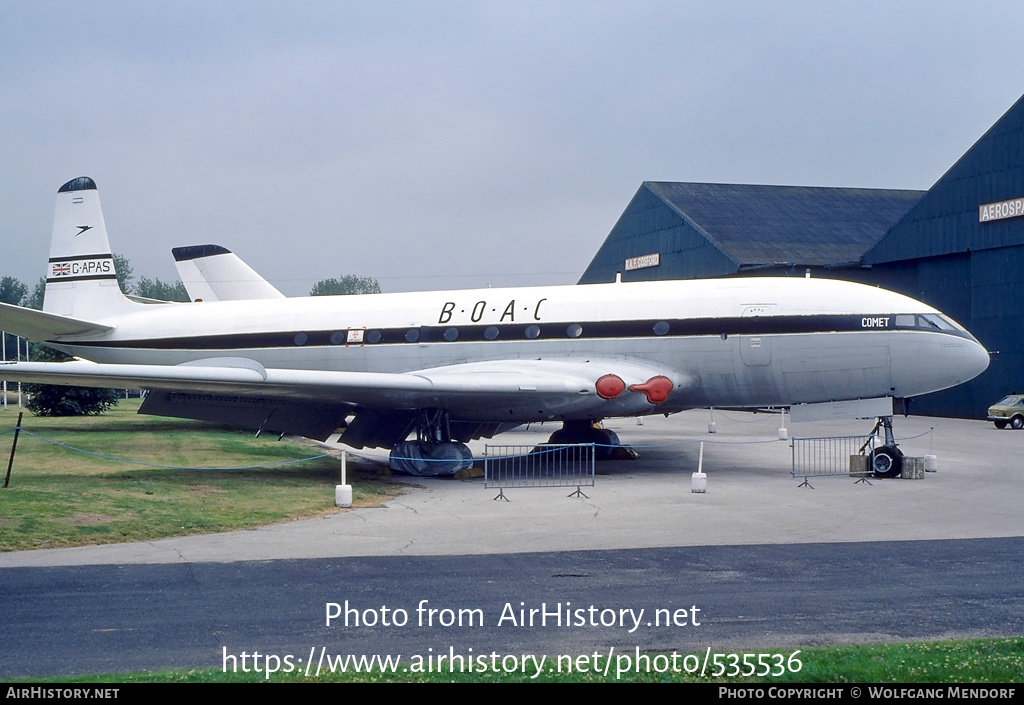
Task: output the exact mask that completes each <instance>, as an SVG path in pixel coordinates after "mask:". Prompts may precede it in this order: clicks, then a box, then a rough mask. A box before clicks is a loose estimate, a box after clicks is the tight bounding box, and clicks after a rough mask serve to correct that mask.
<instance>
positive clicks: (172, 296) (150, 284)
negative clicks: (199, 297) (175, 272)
mask: <svg viewBox="0 0 1024 705" xmlns="http://www.w3.org/2000/svg"><path fill="white" fill-rule="evenodd" d="M135 293H136V294H137V295H138V296H144V297H145V298H147V299H158V300H160V301H183V302H186V303H187V302H188V301H190V300H191V299H189V297H188V291H186V289H185V285H184V284H182V283H181V282H180V281H176V282H174V283H173V284H169V283H167V282H163V281H160V279H150V278H149V277H139V281H138V282H137V283H136V284H135Z"/></svg>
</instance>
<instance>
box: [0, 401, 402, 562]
mask: <svg viewBox="0 0 1024 705" xmlns="http://www.w3.org/2000/svg"><path fill="white" fill-rule="evenodd" d="M139 403H140V402H139V400H130V401H125V400H122V401H121V403H120V404H118V406H117V407H116V408H115V409H112V410H110V411H108V412H106V413H104V414H103V415H101V416H86V417H73V418H43V417H37V416H33V415H32V414H31V413H30V412H28V411H26V412H25V416H24V419H23V420H22V429H23V430H22V433H21V436H20V438H19V439H18V450H17V454H16V456H15V459H14V468H13V471H12V473H11V482H10V486H9V487H7V488H6V489H0V551H17V550H24V549H34V548H53V547H59V546H81V545H86V544H100V543H117V542H122V541H141V540H149V539H156V538H163V537H167V536H182V535H186V534H201V533H210V532H215V531H232V530H237V529H245V528H249V527H253V526H260V525H266V524H272V523H275V522H281V521H289V520H292V519H301V518H305V517H313V516H317V515H320V514H326V513H331V512H336V511H344V510H339V509H337V508H336V507H335V506H334V486H335V485H336V484H337V483H338V482H339V467H340V462H339V460H338V458H335V457H324V458H319V459H317V460H311V461H308V462H303V463H297V464H292V465H285V466H281V467H275V468H266V467H260V468H253V469H242V470H201V469H193V470H180V469H166V468H153V467H146V466H143V465H132V464H126V463H121V462H115V461H112V460H108V459H105V458H100V457H95V456H90V455H86V454H83V453H79V452H75V451H72V450H68V449H66V448H63V447H61V446H58V445H54V444H52V443H48V442H46V441H43V440H41V439H39V438H34V437H32V436H30V435H28V434H27V433H26V431H30V432H32V433H35V434H38V435H40V436H43V437H45V438H47V439H50V440H53V441H58V442H60V443H64V444H67V445H70V446H74V447H75V448H81V449H83V450H88V451H91V452H94V453H99V454H103V455H108V456H112V457H116V458H123V459H130V460H136V461H142V462H146V463H153V464H159V465H171V466H183V467H190V468H227V467H231V468H234V467H245V466H254V465H256V466H266V465H269V464H272V463H275V462H286V461H289V460H297V459H302V458H308V457H311V456H315V455H319V454H321V453H323V451H322V450H320V449H319V448H317V447H314V446H310V445H304V444H301V443H297V442H293V441H290V440H287V439H286V440H281V441H278V440H277V437H276V436H274V435H268V436H263V437H261V438H255V437H254V434H253V433H252V432H250V431H239V430H233V429H229V428H224V427H220V426H215V425H212V424H207V423H203V422H199V421H188V420H180V419H167V418H162V417H157V416H139V415H137V414H136V411H137V410H138V408H139ZM17 419H18V409H17V408H16V406H11V407H9V408H8V409H7V410H6V411H4V410H2V409H0V458H2V459H3V463H2V469H0V471H2V472H6V468H7V460H8V457H9V455H10V450H11V441H12V439H13V430H14V427H15V425H16V424H17ZM348 468H349V483H350V484H352V485H353V495H354V496H353V506H356V507H359V506H372V505H374V504H379V503H380V502H381V501H382V500H384V499H387V498H388V497H391V496H394V495H396V494H399V493H400V492H401V485H398V484H393V483H391V482H389V479H388V477H387V476H386V474H383V471H384V466H383V465H380V464H376V463H372V462H369V461H365V460H361V459H358V458H352V457H351V456H350V458H349V464H348Z"/></svg>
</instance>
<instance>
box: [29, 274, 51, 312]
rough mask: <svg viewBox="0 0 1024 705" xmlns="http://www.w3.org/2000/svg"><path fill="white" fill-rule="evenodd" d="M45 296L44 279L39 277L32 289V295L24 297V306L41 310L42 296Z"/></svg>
mask: <svg viewBox="0 0 1024 705" xmlns="http://www.w3.org/2000/svg"><path fill="white" fill-rule="evenodd" d="M45 294H46V277H39V281H37V282H36V285H35V286H34V287H32V293H31V294H29V295H28V296H27V297H25V305H26V306H28V307H29V308H34V309H37V310H39V311H42V310H43V296H44V295H45Z"/></svg>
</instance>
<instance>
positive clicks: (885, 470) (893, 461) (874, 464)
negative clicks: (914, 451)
mask: <svg viewBox="0 0 1024 705" xmlns="http://www.w3.org/2000/svg"><path fill="white" fill-rule="evenodd" d="M879 429H883V430H884V432H885V445H883V446H881V447H879V448H875V450H874V451H873V452H872V453H871V470H872V471H873V472H874V474H875V477H899V475H900V472H902V471H903V451H901V450H900V449H899V448H898V447H897V446H896V437H895V436H894V435H893V432H892V417H891V416H879V417H878V423H876V424H875V428H874V430H873V431H872V433H877V432H878V430H879Z"/></svg>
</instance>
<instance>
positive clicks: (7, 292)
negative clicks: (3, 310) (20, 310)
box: [0, 277, 28, 306]
mask: <svg viewBox="0 0 1024 705" xmlns="http://www.w3.org/2000/svg"><path fill="white" fill-rule="evenodd" d="M26 294H28V287H27V286H25V285H24V284H23V283H22V282H21V280H20V279H17V278H16V277H4V278H3V279H0V301H3V302H4V303H5V304H14V305H15V306H21V302H22V301H24V299H25V295H26Z"/></svg>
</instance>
